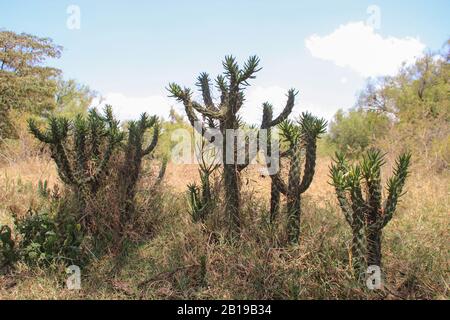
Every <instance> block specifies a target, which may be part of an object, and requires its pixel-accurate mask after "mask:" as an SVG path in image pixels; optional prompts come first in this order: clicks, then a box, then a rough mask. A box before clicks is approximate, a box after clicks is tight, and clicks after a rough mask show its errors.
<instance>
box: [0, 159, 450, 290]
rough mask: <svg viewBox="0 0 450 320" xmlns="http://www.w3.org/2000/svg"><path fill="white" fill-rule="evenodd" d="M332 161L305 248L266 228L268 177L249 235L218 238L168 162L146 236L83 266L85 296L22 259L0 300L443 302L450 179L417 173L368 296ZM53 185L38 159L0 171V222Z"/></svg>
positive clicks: (317, 190)
mask: <svg viewBox="0 0 450 320" xmlns="http://www.w3.org/2000/svg"><path fill="white" fill-rule="evenodd" d="M329 162H330V159H329V158H327V157H322V158H321V159H319V161H318V168H317V174H316V176H315V178H314V182H313V185H312V186H311V188H310V189H309V190H308V192H307V193H306V194H305V196H304V201H303V216H302V233H301V241H300V244H299V245H297V246H291V247H287V248H285V247H282V246H281V245H280V242H282V241H283V237H284V232H283V227H282V225H283V223H281V222H283V219H284V217H283V216H281V217H280V224H279V225H280V227H279V229H280V230H273V228H272V227H271V226H270V225H269V224H268V222H267V206H268V199H267V196H268V194H269V193H268V192H267V190H268V188H269V183H270V182H269V179H268V178H262V177H260V175H259V174H258V170H257V169H256V168H251V169H249V170H248V172H247V173H246V174H245V176H244V179H243V185H244V190H243V199H244V201H243V205H244V208H243V215H244V216H243V219H244V226H245V227H244V230H243V234H242V240H241V241H239V242H237V243H234V244H230V243H228V242H227V241H226V239H225V237H224V235H223V233H222V232H220V231H216V232H211V231H210V230H221V228H217V229H212V228H211V226H212V225H220V223H221V216H222V212H221V210H218V212H217V213H216V214H215V216H213V217H211V219H210V221H209V222H208V225H207V226H203V225H199V224H193V223H192V222H191V219H190V216H189V213H188V209H187V205H186V200H185V194H184V192H185V186H186V184H187V183H189V182H191V181H192V180H195V179H197V168H196V166H174V165H169V167H168V170H167V176H166V181H165V184H166V186H165V188H164V190H165V192H164V194H161V195H159V196H158V198H157V199H158V200H157V201H159V203H158V205H157V206H154V205H152V206H150V207H149V208H148V210H147V211H148V215H147V216H146V219H147V220H148V221H149V222H150V224H151V232H149V233H147V234H145V235H137V236H135V237H130V240H129V241H128V242H127V243H125V245H124V248H125V250H123V252H121V253H120V254H119V255H117V254H109V255H108V254H107V255H105V256H103V257H98V258H95V259H93V261H92V263H91V264H90V265H89V266H87V267H85V268H83V270H82V290H81V291H69V290H67V289H65V279H66V274H65V270H64V266H58V265H57V266H53V267H52V268H49V269H45V270H44V269H40V268H30V267H29V266H26V265H24V264H19V265H18V266H17V268H16V270H15V271H14V272H13V273H11V274H7V275H0V299H29V298H31V299H86V298H89V299H140V298H143V299H177V298H178V299H184V298H192V299H237V298H242V299H365V298H368V299H448V298H449V297H450V291H449V283H450V282H449V280H450V279H449V275H450V274H449V262H450V252H449V246H448V244H449V243H450V233H449V230H450V228H449V227H450V225H449V224H450V219H449V212H450V183H449V182H450V176H449V174H448V173H443V174H440V175H438V174H430V173H428V172H424V171H423V170H421V168H417V167H413V168H412V175H411V177H410V179H409V180H408V182H407V186H406V189H407V191H408V192H407V194H406V195H405V196H404V198H403V201H402V202H401V204H400V206H399V208H398V210H397V212H396V216H395V217H394V219H393V221H392V222H391V223H390V224H389V225H388V226H387V227H386V228H385V229H384V230H385V232H384V239H383V263H384V265H383V271H384V272H385V286H384V289H383V290H379V291H376V292H369V291H365V290H362V289H360V288H359V287H358V286H356V284H355V283H354V282H353V280H352V276H351V270H350V266H349V258H350V257H349V252H350V251H349V249H350V241H351V234H350V230H349V227H348V225H347V224H346V222H345V220H344V218H343V215H342V214H341V212H340V210H339V208H338V206H337V204H336V201H335V197H334V193H333V189H332V187H331V186H330V185H329V184H328V180H329V179H328V165H329ZM39 179H41V180H44V179H46V180H48V181H49V183H50V185H51V186H52V185H54V184H57V182H58V180H57V177H56V172H55V168H54V167H53V164H52V162H51V161H48V160H42V159H39V158H31V159H28V160H24V161H23V162H20V163H16V164H11V165H6V166H3V167H1V168H0V223H9V222H10V210H14V211H15V212H25V211H26V210H27V209H28V207H30V206H34V205H35V204H36V203H37V202H38V201H39V199H38V197H37V193H36V188H37V182H38V181H39Z"/></svg>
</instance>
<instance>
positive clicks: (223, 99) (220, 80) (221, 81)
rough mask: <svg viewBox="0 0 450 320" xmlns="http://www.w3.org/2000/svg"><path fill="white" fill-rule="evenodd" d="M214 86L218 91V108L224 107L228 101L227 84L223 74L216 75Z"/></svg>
mask: <svg viewBox="0 0 450 320" xmlns="http://www.w3.org/2000/svg"><path fill="white" fill-rule="evenodd" d="M216 87H217V89H219V91H220V105H219V109H225V108H226V105H227V101H228V84H227V82H226V80H225V77H224V76H222V75H219V76H217V79H216Z"/></svg>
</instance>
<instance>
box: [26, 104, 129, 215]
mask: <svg viewBox="0 0 450 320" xmlns="http://www.w3.org/2000/svg"><path fill="white" fill-rule="evenodd" d="M29 128H30V131H31V133H32V134H33V135H34V136H35V137H36V138H37V139H39V140H40V141H41V142H43V143H45V144H48V145H49V147H50V152H51V157H52V158H53V160H54V161H55V163H56V165H57V169H58V174H59V177H60V178H61V180H62V181H63V182H64V183H65V184H67V185H68V186H70V187H71V188H72V189H73V190H74V191H75V193H76V195H77V196H78V200H79V201H80V206H81V208H82V209H83V208H84V206H85V204H86V201H87V199H88V197H90V196H95V195H96V193H97V191H98V190H99V188H100V186H101V184H102V181H103V179H102V176H104V173H105V170H106V169H107V168H108V165H109V162H110V159H111V156H112V155H113V152H114V151H115V150H116V149H117V147H118V146H119V144H120V143H121V142H122V140H123V138H124V135H123V133H122V132H120V130H119V122H118V121H117V120H116V119H115V118H114V116H113V113H112V108H111V106H107V107H106V108H105V112H104V115H103V116H102V115H100V114H99V113H98V112H97V111H96V110H95V109H92V110H91V111H90V112H89V115H88V117H87V118H84V117H83V116H81V115H79V116H77V117H76V118H75V120H74V121H69V120H68V119H66V118H55V117H51V118H50V119H49V124H48V129H47V130H46V131H41V130H40V129H39V128H38V126H37V125H36V123H35V121H34V120H32V119H30V120H29Z"/></svg>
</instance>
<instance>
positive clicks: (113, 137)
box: [83, 128, 124, 183]
mask: <svg viewBox="0 0 450 320" xmlns="http://www.w3.org/2000/svg"><path fill="white" fill-rule="evenodd" d="M116 129H117V128H112V129H110V132H109V134H108V135H109V138H108V146H107V147H106V151H105V152H104V154H103V158H102V159H101V161H100V164H99V165H98V166H97V168H96V169H95V171H94V173H93V174H92V175H91V176H90V177H88V178H86V179H84V180H83V183H91V182H94V181H96V180H97V179H98V177H99V176H100V175H101V174H102V173H103V172H104V170H105V168H106V166H107V165H108V163H109V160H110V159H111V156H112V154H113V152H114V150H115V148H116V146H117V145H118V144H119V143H121V142H122V140H123V138H124V135H123V133H119V132H117V130H116Z"/></svg>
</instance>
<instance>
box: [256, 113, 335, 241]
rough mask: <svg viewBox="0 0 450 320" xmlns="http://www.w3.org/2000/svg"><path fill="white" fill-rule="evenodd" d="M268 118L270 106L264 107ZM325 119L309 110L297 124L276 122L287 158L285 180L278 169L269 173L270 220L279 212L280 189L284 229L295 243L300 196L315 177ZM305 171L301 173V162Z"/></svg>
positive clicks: (298, 220) (325, 123) (325, 124)
mask: <svg viewBox="0 0 450 320" xmlns="http://www.w3.org/2000/svg"><path fill="white" fill-rule="evenodd" d="M264 111H265V114H266V116H265V117H264V118H270V115H271V107H270V106H268V105H266V106H265V108H264ZM326 126H327V122H326V121H325V120H324V119H319V118H317V117H314V116H313V115H311V114H310V113H307V112H305V113H302V115H301V116H300V118H299V120H298V121H297V124H295V123H293V122H292V121H289V120H286V121H284V122H282V123H281V124H280V126H279V128H280V131H281V132H280V134H281V136H282V137H283V138H284V139H285V141H286V142H287V143H288V149H287V151H284V152H281V153H280V156H281V157H287V158H288V159H289V160H290V167H289V174H288V180H287V182H285V181H283V179H282V177H281V175H280V172H277V173H276V174H273V175H271V178H272V186H271V212H270V215H271V221H272V222H273V221H274V220H275V219H276V216H277V215H278V211H279V207H280V204H279V202H280V193H282V194H284V195H285V196H286V200H287V201H286V202H287V216H288V221H287V232H288V238H289V241H290V242H291V243H297V242H298V239H299V235H300V217H301V196H302V194H303V193H304V192H305V191H306V190H307V189H308V188H309V186H310V185H311V182H312V180H313V177H314V171H315V166H316V149H317V139H318V138H319V137H320V135H321V134H323V133H325V131H326ZM303 162H304V172H303V176H302V163H303Z"/></svg>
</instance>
